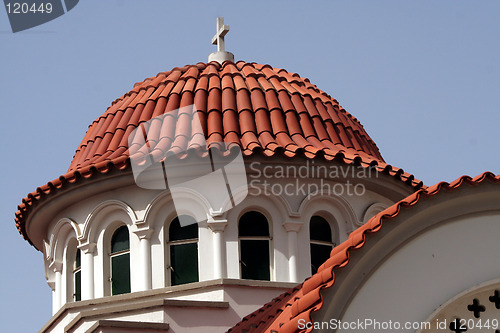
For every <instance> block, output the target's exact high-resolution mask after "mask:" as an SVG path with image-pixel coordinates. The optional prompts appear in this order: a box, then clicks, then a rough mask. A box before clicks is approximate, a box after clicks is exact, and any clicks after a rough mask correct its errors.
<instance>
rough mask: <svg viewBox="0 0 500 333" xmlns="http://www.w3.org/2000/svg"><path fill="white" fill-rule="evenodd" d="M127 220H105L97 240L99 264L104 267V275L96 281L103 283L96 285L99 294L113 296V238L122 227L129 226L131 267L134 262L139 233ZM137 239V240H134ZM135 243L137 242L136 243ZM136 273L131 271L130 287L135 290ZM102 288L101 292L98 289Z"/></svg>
mask: <svg viewBox="0 0 500 333" xmlns="http://www.w3.org/2000/svg"><path fill="white" fill-rule="evenodd" d="M125 222H126V221H123V220H121V219H110V220H108V221H105V223H104V224H103V225H102V229H101V233H100V236H99V238H98V240H97V242H98V243H97V248H98V252H99V253H100V255H99V254H98V255H97V257H96V258H97V259H98V264H99V266H100V267H102V276H98V277H96V281H101V283H97V284H96V285H95V288H96V291H95V293H96V294H97V295H102V296H111V295H112V288H111V280H110V279H111V278H112V276H111V273H112V272H111V257H112V251H111V246H112V244H111V241H112V238H113V235H114V234H115V232H116V231H117V230H118V229H119V228H120V227H127V230H128V236H129V253H130V267H132V265H133V262H134V261H135V260H134V259H135V257H134V254H135V251H134V249H137V248H138V244H139V239H138V237H137V235H135V234H134V233H133V232H131V226H132V223H131V221H130V220H129V221H128V222H129V223H125ZM134 241H135V242H134ZM134 243H135V244H134ZM133 280H134V274H133V272H132V271H131V272H130V289H131V291H133V289H134V288H133V285H134V282H133ZM98 288H99V289H100V290H99V292H98V290H97V289H98Z"/></svg>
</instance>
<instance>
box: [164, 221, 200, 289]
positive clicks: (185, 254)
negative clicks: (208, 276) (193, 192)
mask: <svg viewBox="0 0 500 333" xmlns="http://www.w3.org/2000/svg"><path fill="white" fill-rule="evenodd" d="M180 222H182V224H183V225H184V226H182V225H181V223H180ZM168 237H169V242H170V282H171V285H173V286H175V285H180V284H184V283H191V282H198V281H199V274H198V224H197V223H196V220H195V219H194V218H193V217H191V216H188V215H181V216H179V217H176V218H175V219H174V220H173V221H172V222H171V223H170V226H169V229H168Z"/></svg>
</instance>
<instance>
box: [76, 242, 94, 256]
mask: <svg viewBox="0 0 500 333" xmlns="http://www.w3.org/2000/svg"><path fill="white" fill-rule="evenodd" d="M78 248H79V249H80V250H81V251H82V252H83V253H85V254H88V253H94V252H95V250H96V248H97V244H96V243H92V242H88V243H85V244H82V245H80V246H78Z"/></svg>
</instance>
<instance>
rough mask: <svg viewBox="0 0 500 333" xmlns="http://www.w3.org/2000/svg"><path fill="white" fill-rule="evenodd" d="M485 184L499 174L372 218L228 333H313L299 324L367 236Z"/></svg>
mask: <svg viewBox="0 0 500 333" xmlns="http://www.w3.org/2000/svg"><path fill="white" fill-rule="evenodd" d="M482 183H494V184H498V185H500V175H497V176H495V175H494V174H493V173H491V172H484V173H482V174H481V175H479V176H477V177H475V178H471V177H469V176H462V177H460V178H458V179H457V180H455V181H453V182H451V183H446V182H440V183H438V184H436V185H433V186H431V187H428V188H422V189H420V190H418V191H417V192H415V193H413V194H411V195H410V196H408V197H406V198H404V199H403V200H401V201H399V202H397V203H395V204H394V205H392V206H391V207H389V208H387V209H385V210H384V211H382V212H380V213H379V214H377V215H375V216H374V217H372V218H371V219H370V220H369V221H368V222H367V223H365V224H364V225H363V226H361V227H359V228H358V229H356V230H355V231H353V232H352V233H351V234H350V235H349V238H348V239H347V240H346V241H345V242H343V243H342V244H340V245H338V246H336V247H335V248H334V249H333V250H332V252H331V254H330V258H329V259H328V260H326V261H325V262H324V263H323V264H322V265H321V266H320V267H319V269H318V272H317V273H316V274H314V275H313V276H311V277H310V278H308V279H307V280H305V281H304V282H303V283H301V284H299V285H298V286H296V287H295V288H293V289H290V290H289V291H287V292H285V293H284V294H282V295H280V296H278V297H276V298H275V299H273V300H272V301H271V302H269V303H267V304H265V305H264V306H263V307H261V308H260V309H258V310H256V311H255V312H253V313H251V314H249V315H247V316H246V317H244V318H243V319H242V320H241V321H240V322H239V323H238V324H236V325H235V326H234V327H233V328H231V329H229V331H228V332H231V333H240V332H255V333H264V332H265V333H271V332H276V333H296V332H311V331H312V329H310V330H306V329H299V325H298V322H299V320H300V319H302V320H304V322H312V321H313V319H312V317H311V313H312V312H315V311H318V310H319V309H321V307H322V306H323V302H324V300H323V296H322V294H321V293H322V291H324V290H325V289H328V288H330V287H331V286H333V284H334V283H335V274H336V272H337V271H338V270H339V268H342V267H345V266H346V265H348V264H349V252H350V251H351V250H353V249H356V250H358V249H361V248H362V247H363V246H364V244H365V241H366V238H367V237H376V236H377V232H378V231H380V230H381V229H382V228H383V226H384V224H385V223H386V222H387V221H390V220H392V219H394V218H396V217H397V216H398V215H399V213H400V212H401V211H402V210H403V209H411V208H412V207H414V206H416V205H418V204H419V203H420V202H421V201H422V198H432V197H434V196H436V195H438V194H439V193H441V192H443V191H446V192H449V191H454V190H456V189H458V188H460V187H461V186H464V185H465V184H467V185H469V186H478V185H481V184H482Z"/></svg>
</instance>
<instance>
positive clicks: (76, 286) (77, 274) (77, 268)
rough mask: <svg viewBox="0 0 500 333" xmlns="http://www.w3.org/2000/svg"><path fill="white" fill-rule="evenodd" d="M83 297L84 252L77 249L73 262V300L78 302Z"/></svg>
mask: <svg viewBox="0 0 500 333" xmlns="http://www.w3.org/2000/svg"><path fill="white" fill-rule="evenodd" d="M81 299H82V252H81V251H80V249H77V250H76V255H75V260H74V262H73V300H74V301H75V302H78V301H80V300H81Z"/></svg>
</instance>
